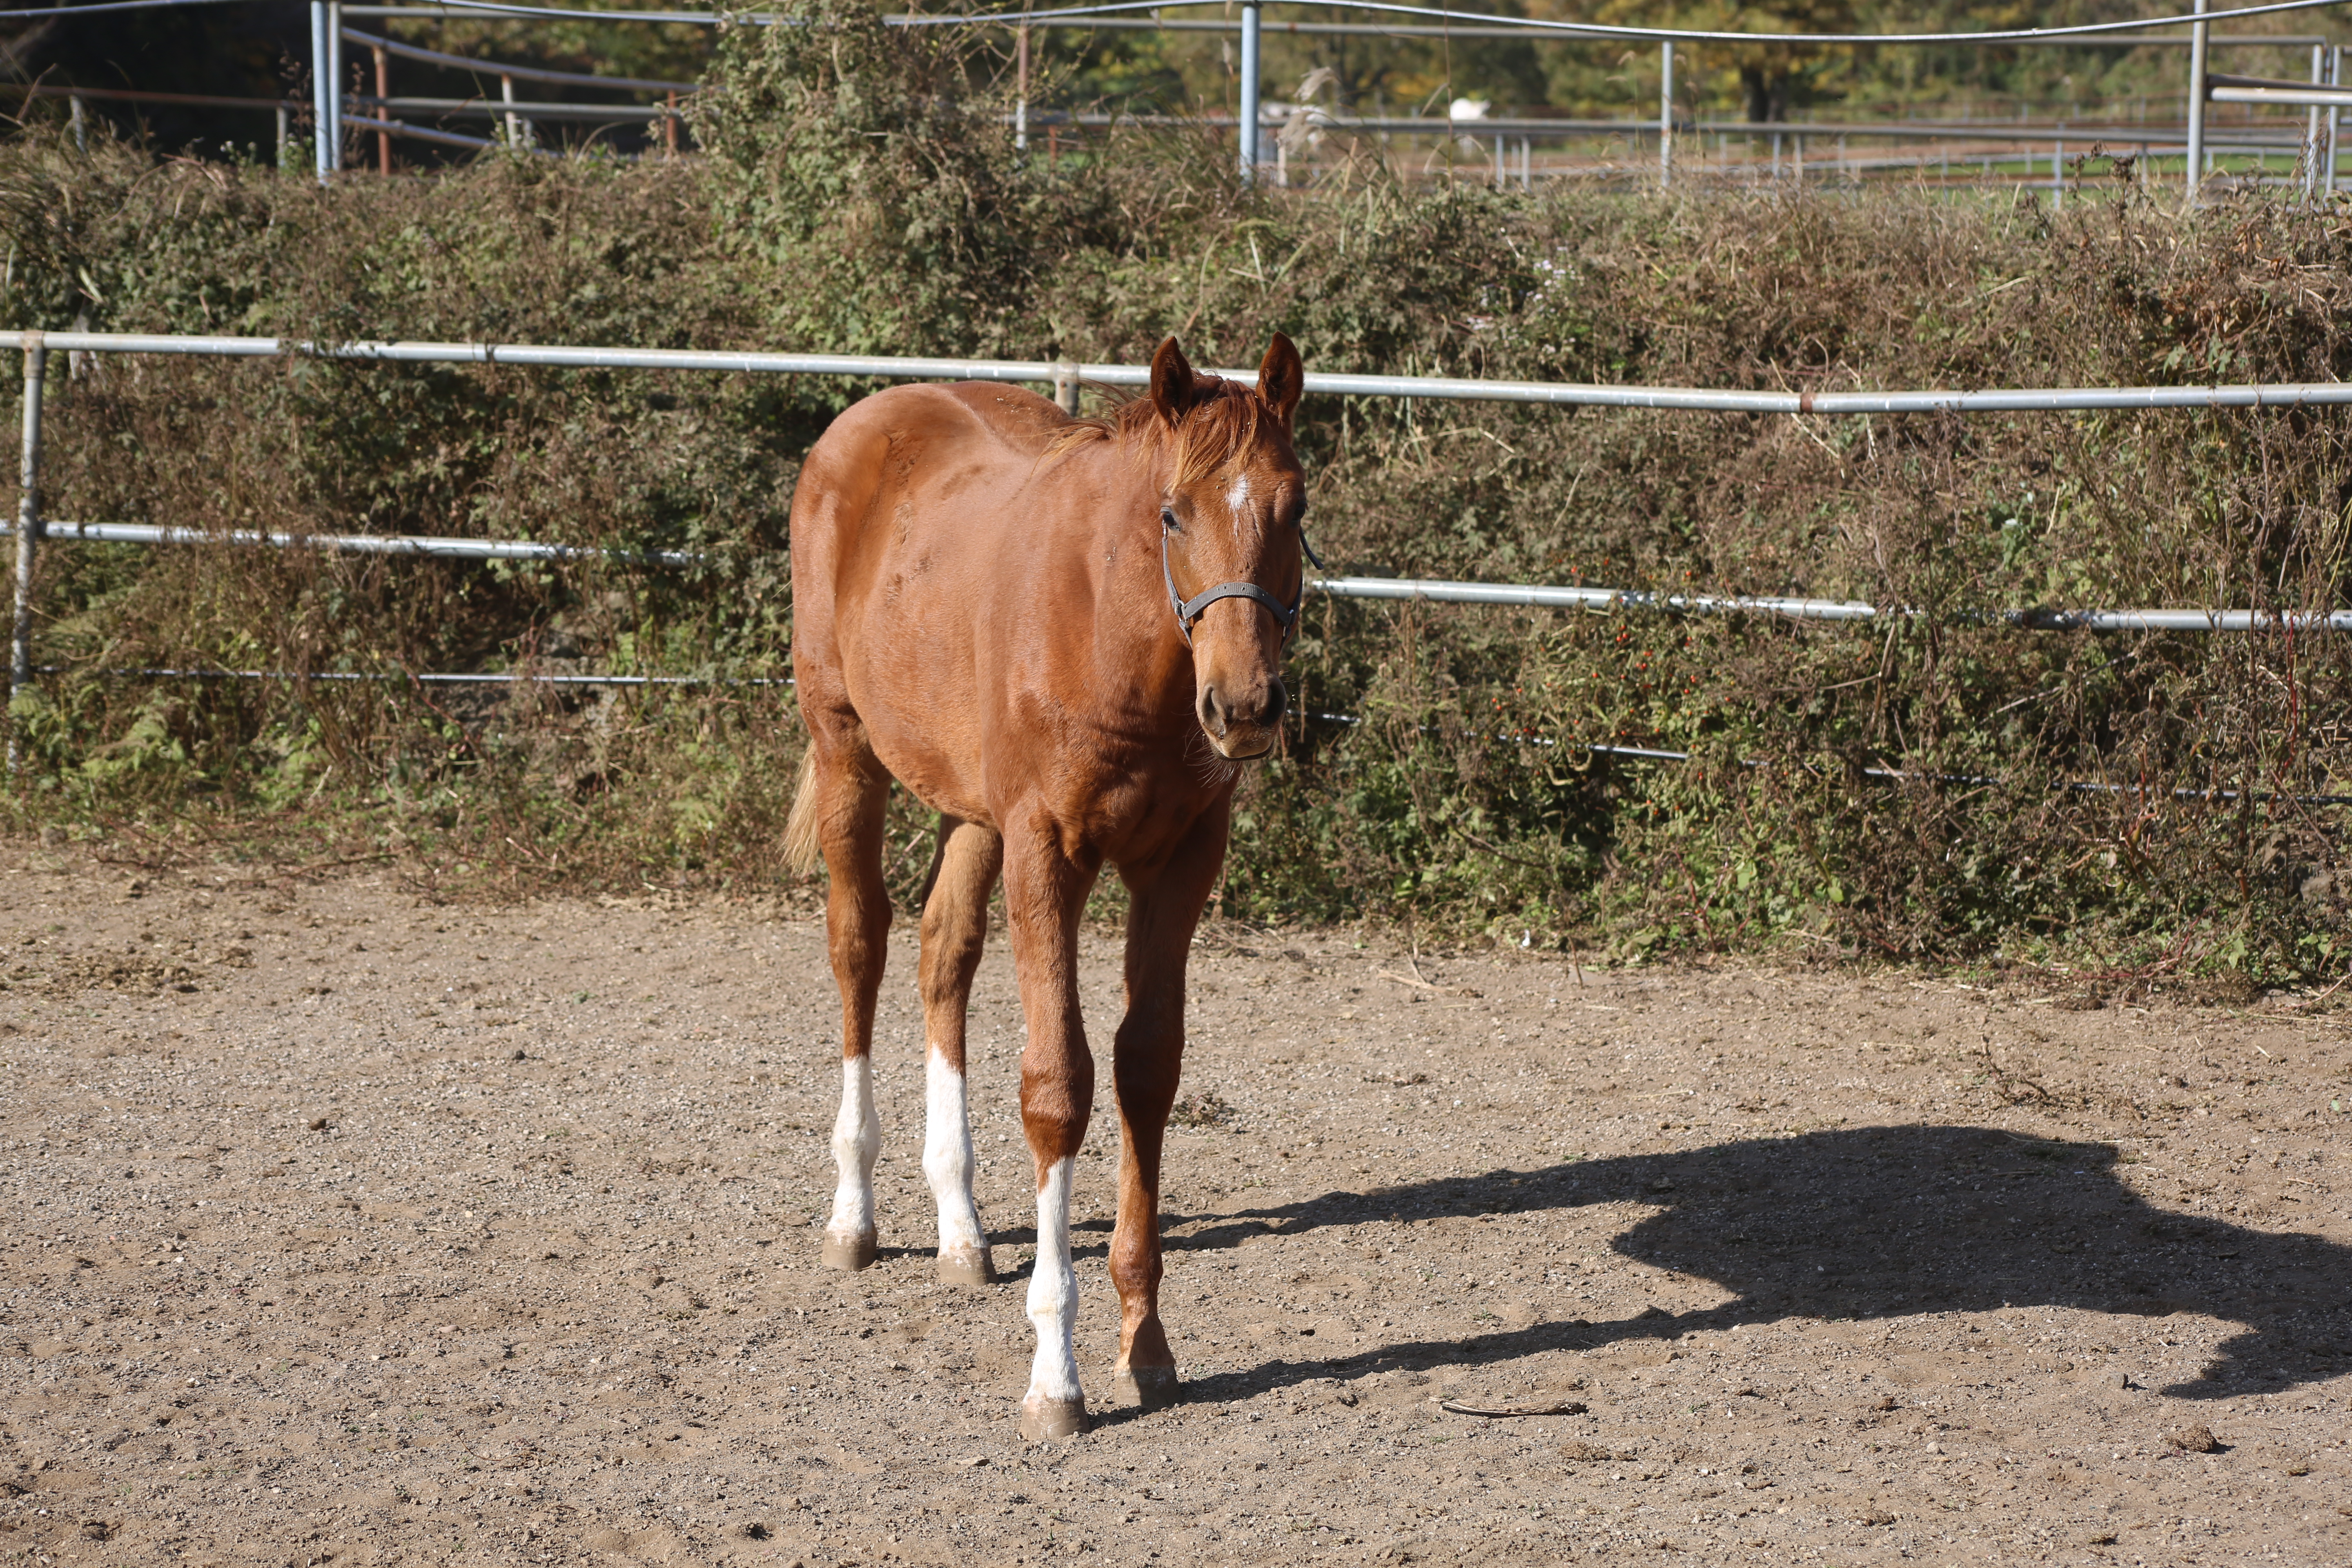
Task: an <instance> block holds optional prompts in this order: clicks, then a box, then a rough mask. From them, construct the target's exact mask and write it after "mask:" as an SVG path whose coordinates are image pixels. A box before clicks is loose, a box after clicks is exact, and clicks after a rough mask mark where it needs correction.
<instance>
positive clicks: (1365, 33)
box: [343, 0, 2333, 49]
mask: <svg viewBox="0 0 2352 1568" xmlns="http://www.w3.org/2000/svg"><path fill="white" fill-rule="evenodd" d="M1269 3H1270V4H1275V3H1286V0H1269ZM359 9H360V7H358V6H356V5H346V6H344V7H343V14H344V15H345V16H351V15H353V14H354V13H356V12H358V11H359ZM371 14H375V13H371ZM424 14H425V13H422V12H418V11H413V10H412V11H404V12H403V13H402V15H404V16H421V15H424ZM914 19H915V18H914V16H913V15H912V14H902V15H900V16H889V17H886V18H885V20H886V21H890V22H895V23H899V24H901V25H904V24H906V23H908V22H911V21H913V20H914ZM931 19H932V18H929V17H925V18H923V20H925V21H926V22H928V21H930V20H931ZM989 19H990V20H992V21H994V22H997V23H999V24H1001V25H1003V26H1023V25H1024V18H1023V17H1022V16H1018V15H1016V14H1013V13H999V14H998V15H997V16H992V17H991V18H989ZM1025 25H1027V26H1034V27H1037V28H1039V29H1041V30H1042V29H1044V28H1047V27H1052V28H1056V29H1059V30H1062V31H1066V32H1090V31H1094V30H1097V29H1100V30H1103V31H1134V32H1166V33H1238V32H1240V31H1241V30H1242V24H1241V23H1240V22H1238V21H1233V22H1227V21H1214V22H1186V21H1179V20H1177V19H1175V18H1173V17H1152V16H1091V15H1087V14H1085V13H1083V12H1081V13H1068V12H1062V13H1056V14H1055V15H1053V16H1048V17H1047V18H1046V19H1045V20H1043V21H1037V20H1030V21H1027V22H1026V23H1025ZM1258 31H1259V32H1260V33H1261V34H1265V35H1273V34H1276V33H1293V34H1298V35H1301V36H1305V37H1376V38H1549V39H1551V40H1552V41H1553V42H1555V43H1557V42H1559V34H1558V33H1556V32H1553V31H1551V30H1550V29H1549V28H1545V27H1540V26H1528V25H1527V24H1525V23H1508V22H1504V23H1497V24H1495V25H1493V26H1486V25H1482V24H1477V23H1472V24H1470V25H1466V26H1424V25H1422V24H1419V23H1412V22H1290V21H1277V20H1276V19H1275V18H1274V17H1272V16H1267V17H1265V18H1264V19H1263V20H1261V21H1260V22H1259V23H1258ZM2039 41H2040V42H2041V43H2043V44H2045V45H2049V46H2051V47H2062V46H2066V45H2073V46H2075V47H2082V48H2097V49H2113V48H2146V47H2157V48H2162V47H2168V46H2179V47H2187V45H2188V43H2189V40H2188V39H2187V38H2186V37H2170V36H2168V35H2165V34H2162V33H2108V34H2105V35H2102V36H2101V37H2092V38H2074V37H2045V38H2042V39H2041V40H2039ZM2330 42H2333V40H2332V39H2328V38H2323V37H2319V36H2318V35H2317V34H2311V35H2308V36H2305V35H2303V34H2288V33H2231V34H2228V35H2226V36H2220V37H2210V38H2208V39H2206V40H2205V43H2206V47H2208V48H2216V49H2218V48H2228V47H2235V46H2246V47H2260V48H2307V47H2310V46H2311V45H2313V44H2326V43H2330Z"/></svg>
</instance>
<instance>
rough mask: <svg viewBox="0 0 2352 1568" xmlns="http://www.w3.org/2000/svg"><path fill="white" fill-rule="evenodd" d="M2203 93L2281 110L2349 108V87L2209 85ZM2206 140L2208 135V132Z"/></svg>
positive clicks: (2216, 99) (2220, 100)
mask: <svg viewBox="0 0 2352 1568" xmlns="http://www.w3.org/2000/svg"><path fill="white" fill-rule="evenodd" d="M2205 96H2206V97H2207V98H2209V99H2210V100H2213V101H2214V102H2215V103H2268V104H2273V105H2275V106H2277V107H2279V108H2281V109H2345V108H2352V88H2342V87H2271V86H2268V85H2265V86H2262V87H2235V86H2231V85H2229V84H2227V83H2224V84H2223V85H2221V86H2219V87H2209V88H2207V89H2205ZM2207 139H2208V140H2209V141H2210V140H2211V137H2210V133H2209V135H2208V138H2207Z"/></svg>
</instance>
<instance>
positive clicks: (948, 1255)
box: [940, 1247, 996, 1287]
mask: <svg viewBox="0 0 2352 1568" xmlns="http://www.w3.org/2000/svg"><path fill="white" fill-rule="evenodd" d="M995 1283H996V1264H995V1262H994V1260H993V1259H992V1258H990V1257H989V1255H988V1248H986V1247H967V1248H965V1249H963V1250H961V1251H959V1252H942V1253H940V1284H942V1285H971V1286H974V1287H977V1286H982V1285H993V1284H995Z"/></svg>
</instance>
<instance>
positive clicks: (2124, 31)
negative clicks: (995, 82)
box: [13, 0, 2346, 46]
mask: <svg viewBox="0 0 2352 1568" xmlns="http://www.w3.org/2000/svg"><path fill="white" fill-rule="evenodd" d="M162 3H165V0H118V4H120V5H121V8H123V9H138V8H142V7H143V6H145V5H153V4H162ZM219 3H226V0H219ZM1224 3H1225V0H1112V3H1109V4H1103V5H1060V6H1055V7H1053V8H1051V9H1049V10H1043V11H1036V12H1026V11H997V12H977V13H973V12H965V13H958V14H945V15H916V16H887V17H885V18H884V20H885V21H886V22H888V23H890V24H893V25H896V26H913V27H919V26H946V27H956V26H1040V25H1042V24H1045V23H1049V22H1059V21H1064V20H1067V19H1069V18H1072V17H1077V16H1118V15H1121V14H1127V13H1136V12H1151V13H1157V12H1160V11H1161V10H1163V9H1166V10H1173V9H1176V8H1178V7H1179V6H1189V5H1223V4H1224ZM1284 3H1285V4H1297V5H1317V6H1318V8H1322V9H1328V10H1346V11H1371V12H1376V13H1395V14H1402V15H1405V16H1417V17H1426V16H1429V14H1430V11H1429V8H1428V7H1427V6H1423V5H1394V4H1385V3H1383V0H1284ZM2345 3H2346V0H2269V3H2267V4H2263V5H2236V6H2231V7H2230V8H2229V9H2227V10H2218V11H2210V12H2206V13H2203V14H2201V15H2192V14H2187V13H2184V14H2182V15H2179V16H2145V17H2137V18H2134V19H2131V20H2127V21H2116V22H2080V23H2075V24H2074V25H2072V26H2060V27H2012V28H2005V29H1998V30H1988V31H1984V32H1969V33H1781V32H1761V31H1759V32H1734V31H1713V32H1709V31H1700V30H1696V29H1691V28H1684V27H1642V26H1610V25H1607V24H1603V23H1598V22H1548V21H1543V20H1539V19H1536V18H1528V17H1516V16H1488V15H1486V14H1484V13H1481V12H1475V11H1462V12H1455V13H1454V14H1453V15H1454V17H1456V18H1457V19H1458V20H1459V21H1461V22H1463V23H1465V24H1467V25H1471V26H1479V25H1485V26H1518V27H1521V28H1523V29H1525V30H1526V31H1528V32H1529V33H1543V34H1548V35H1549V36H1550V37H1556V38H1559V37H1568V38H1600V39H1607V38H1624V39H1644V40H1647V41H1650V42H1653V43H1657V42H1664V41H1666V40H1669V39H1671V40H1673V41H1675V42H1676V43H1683V42H1692V43H1715V44H1758V43H1769V44H1778V45H1790V44H1847V45H1854V46H1868V45H1877V44H1963V45H1984V44H2041V43H2053V42H2056V41H2059V40H2061V39H2083V40H2085V41H2094V42H2095V41H2099V40H2102V39H2105V38H2107V37H2130V36H2131V35H2132V34H2133V32H2134V30H2135V29H2138V30H2146V29H2149V28H2156V27H2186V26H2193V25H2195V24H2196V23H2199V22H2204V23H2207V24H2208V25H2210V24H2211V23H2214V22H2225V21H2230V20H2231V19H2233V18H2236V17H2240V16H2279V15H2283V14H2285V13H2288V12H2294V11H2318V10H2330V9H2333V8H2335V7H2336V6H2338V5H2343V4H2345ZM108 8H110V7H109V6H108V5H103V4H101V5H89V6H69V7H59V8H58V9H57V10H56V11H55V12H52V11H49V10H47V9H45V10H41V11H26V12H16V13H13V15H15V16H44V15H51V14H65V13H67V12H70V11H79V10H105V9H108ZM342 10H343V15H344V16H417V17H427V16H511V17H517V18H530V17H540V16H550V17H562V18H565V19H570V20H586V21H597V22H690V23H698V24H701V25H703V26H718V25H719V24H720V23H722V22H731V23H733V24H734V25H736V26H776V25H777V24H778V23H779V22H780V21H781V20H782V18H780V17H778V16H774V15H773V14H771V13H762V12H756V11H753V12H719V11H583V10H579V9H575V8H572V7H567V6H557V5H519V4H511V3H509V0H443V3H442V4H440V5H430V6H426V5H345V6H343V8H342Z"/></svg>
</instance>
